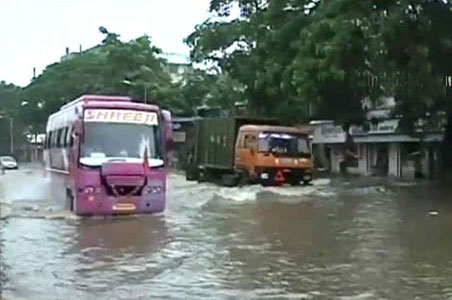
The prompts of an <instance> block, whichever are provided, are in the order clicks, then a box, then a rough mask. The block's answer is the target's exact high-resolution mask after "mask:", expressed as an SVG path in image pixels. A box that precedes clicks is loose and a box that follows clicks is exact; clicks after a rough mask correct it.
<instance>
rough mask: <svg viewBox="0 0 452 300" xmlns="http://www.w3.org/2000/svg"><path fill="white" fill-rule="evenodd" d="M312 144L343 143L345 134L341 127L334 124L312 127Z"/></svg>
mask: <svg viewBox="0 0 452 300" xmlns="http://www.w3.org/2000/svg"><path fill="white" fill-rule="evenodd" d="M312 142H313V143H314V144H336V143H344V142H345V132H344V130H343V129H342V127H341V126H335V125H334V124H318V125H314V134H313V140H312Z"/></svg>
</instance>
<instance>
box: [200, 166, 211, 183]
mask: <svg viewBox="0 0 452 300" xmlns="http://www.w3.org/2000/svg"><path fill="white" fill-rule="evenodd" d="M208 179H209V174H208V170H206V169H205V168H200V169H199V170H198V181H199V182H206V181H208Z"/></svg>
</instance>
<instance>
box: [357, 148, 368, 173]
mask: <svg viewBox="0 0 452 300" xmlns="http://www.w3.org/2000/svg"><path fill="white" fill-rule="evenodd" d="M358 147H359V159H358V170H359V173H360V174H361V175H370V174H369V173H370V172H369V170H370V168H369V158H368V156H369V152H368V145H367V144H360V145H359V146H358Z"/></svg>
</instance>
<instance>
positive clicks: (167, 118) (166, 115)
mask: <svg viewBox="0 0 452 300" xmlns="http://www.w3.org/2000/svg"><path fill="white" fill-rule="evenodd" d="M162 119H163V126H162V129H163V139H164V143H165V161H166V163H167V164H168V165H171V164H172V160H173V122H172V118H171V112H169V111H168V110H162Z"/></svg>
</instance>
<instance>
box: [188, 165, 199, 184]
mask: <svg viewBox="0 0 452 300" xmlns="http://www.w3.org/2000/svg"><path fill="white" fill-rule="evenodd" d="M185 178H186V179H187V181H196V180H198V173H197V172H196V170H195V169H194V168H191V167H188V168H187V170H186V171H185Z"/></svg>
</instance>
